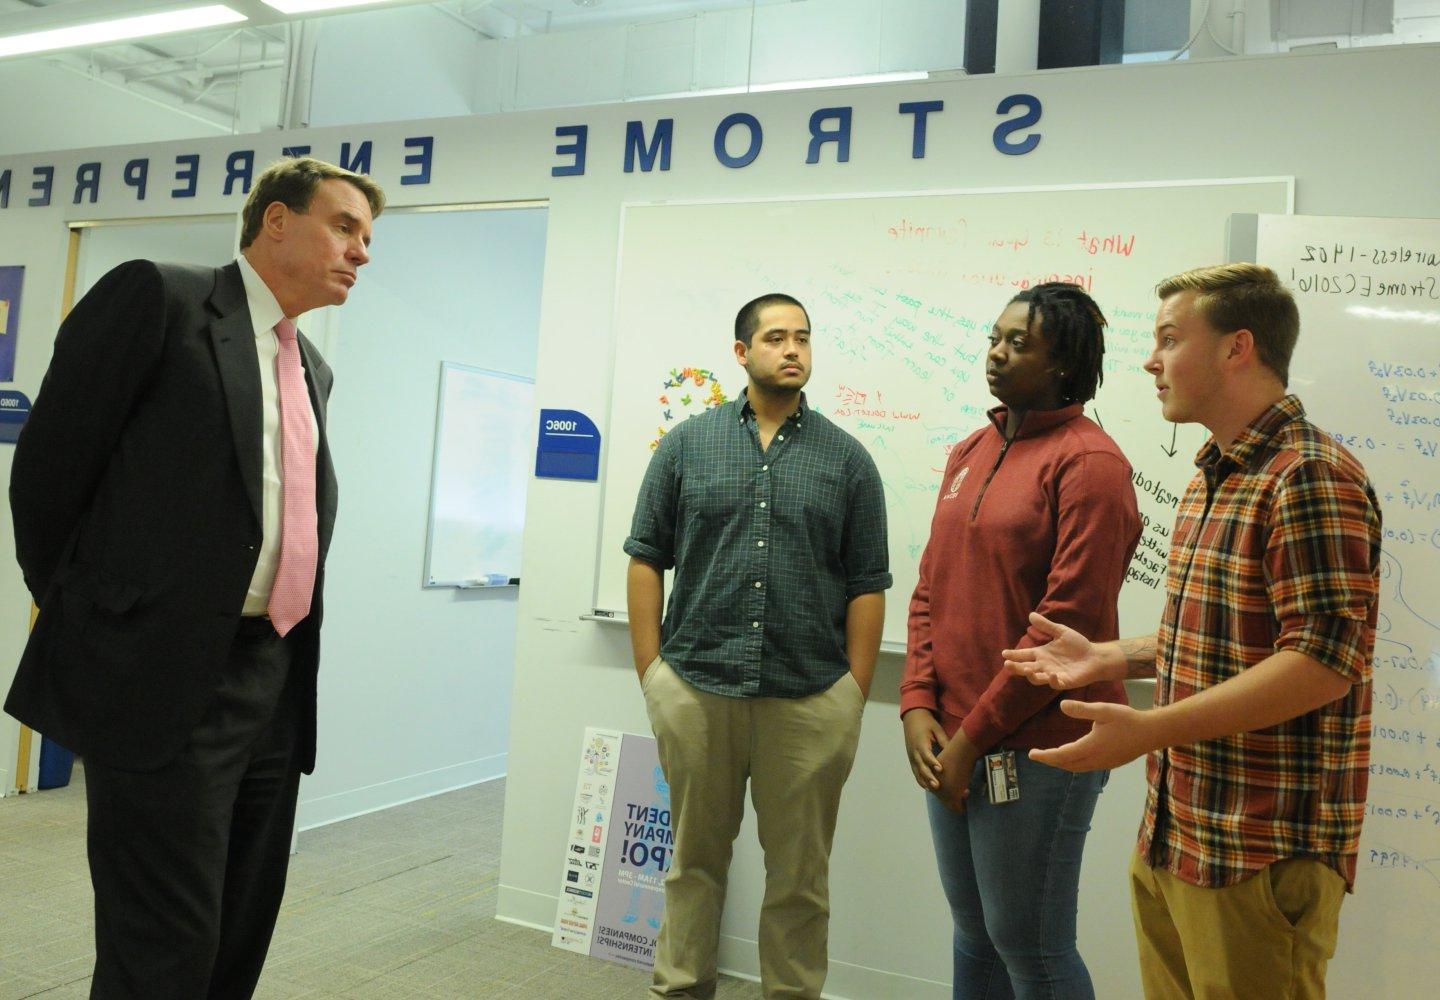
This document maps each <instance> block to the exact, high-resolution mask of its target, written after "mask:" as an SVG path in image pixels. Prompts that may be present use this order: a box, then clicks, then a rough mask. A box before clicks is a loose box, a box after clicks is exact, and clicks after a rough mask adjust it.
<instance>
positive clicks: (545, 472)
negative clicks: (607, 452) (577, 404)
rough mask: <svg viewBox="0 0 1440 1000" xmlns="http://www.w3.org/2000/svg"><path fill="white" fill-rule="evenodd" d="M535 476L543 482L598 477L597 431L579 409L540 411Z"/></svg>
mask: <svg viewBox="0 0 1440 1000" xmlns="http://www.w3.org/2000/svg"><path fill="white" fill-rule="evenodd" d="M535 475H537V476H540V477H541V478H544V479H580V480H585V481H587V482H592V483H593V482H594V481H595V480H597V479H599V478H600V430H599V428H597V427H596V426H595V422H594V421H593V420H591V419H590V418H589V417H587V416H585V414H583V413H581V412H580V411H579V410H541V411H540V441H539V443H538V444H537V445H536V446H535Z"/></svg>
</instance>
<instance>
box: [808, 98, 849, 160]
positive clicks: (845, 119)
mask: <svg viewBox="0 0 1440 1000" xmlns="http://www.w3.org/2000/svg"><path fill="white" fill-rule="evenodd" d="M850 110H851V109H850V108H818V109H816V111H815V113H814V114H813V115H811V116H810V155H809V156H807V157H805V162H806V163H819V162H820V147H821V146H822V145H824V144H825V143H827V142H833V143H835V162H836V163H848V162H849V160H850ZM831 119H833V120H834V121H835V123H836V124H835V128H834V129H833V130H828V131H827V130H823V129H821V128H820V125H821V123H822V122H825V121H829V120H831Z"/></svg>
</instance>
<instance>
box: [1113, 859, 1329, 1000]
mask: <svg viewBox="0 0 1440 1000" xmlns="http://www.w3.org/2000/svg"><path fill="white" fill-rule="evenodd" d="M1130 889H1131V897H1130V901H1131V904H1132V908H1133V912H1134V916H1135V935H1136V937H1137V938H1138V939H1139V942H1140V979H1141V982H1142V983H1143V984H1144V986H1145V996H1146V997H1147V998H1148V1000H1182V998H1183V1000H1320V998H1322V997H1324V996H1325V966H1326V964H1327V963H1328V962H1329V961H1330V956H1332V955H1334V954H1335V938H1336V933H1337V931H1338V929H1339V924H1340V903H1341V901H1342V900H1343V899H1344V898H1345V880H1344V879H1343V878H1341V877H1340V875H1339V873H1337V872H1336V871H1335V870H1334V869H1332V868H1331V867H1330V866H1328V865H1326V864H1323V863H1322V862H1319V861H1312V860H1309V859H1303V858H1292V859H1289V860H1286V861H1276V862H1274V863H1273V864H1270V865H1268V866H1266V867H1265V868H1263V869H1261V870H1260V871H1259V872H1257V873H1256V874H1254V875H1252V876H1251V877H1250V878H1248V879H1246V880H1245V881H1244V882H1241V883H1239V884H1238V885H1232V886H1226V887H1225V888H1222V889H1205V888H1201V887H1199V886H1194V885H1191V884H1190V883H1188V882H1184V881H1181V880H1180V879H1178V878H1176V877H1175V876H1174V875H1171V874H1170V873H1169V872H1167V871H1165V870H1164V869H1161V868H1151V867H1150V865H1149V864H1148V863H1147V862H1146V861H1145V860H1144V859H1142V858H1141V857H1140V856H1139V854H1138V853H1137V854H1136V855H1135V857H1134V858H1133V859H1132V860H1131V863H1130Z"/></svg>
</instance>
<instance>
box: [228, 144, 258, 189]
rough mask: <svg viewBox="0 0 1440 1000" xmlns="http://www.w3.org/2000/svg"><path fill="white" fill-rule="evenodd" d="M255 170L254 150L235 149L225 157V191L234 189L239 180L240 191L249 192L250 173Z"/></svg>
mask: <svg viewBox="0 0 1440 1000" xmlns="http://www.w3.org/2000/svg"><path fill="white" fill-rule="evenodd" d="M254 172H255V150H253V149H237V150H235V152H233V153H231V154H230V155H229V156H227V157H225V193H226V194H229V193H230V192H231V191H233V190H235V182H236V181H239V182H240V193H241V194H249V193H250V175H251V174H252V173H254Z"/></svg>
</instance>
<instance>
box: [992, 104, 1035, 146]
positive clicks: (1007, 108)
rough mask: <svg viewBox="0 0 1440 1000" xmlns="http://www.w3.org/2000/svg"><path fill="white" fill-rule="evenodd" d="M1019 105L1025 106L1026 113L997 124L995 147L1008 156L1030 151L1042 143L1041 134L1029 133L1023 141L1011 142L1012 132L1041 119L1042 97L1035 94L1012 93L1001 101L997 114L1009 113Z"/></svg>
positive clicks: (1027, 126) (996, 110)
mask: <svg viewBox="0 0 1440 1000" xmlns="http://www.w3.org/2000/svg"><path fill="white" fill-rule="evenodd" d="M1018 107H1024V108H1025V109H1026V110H1025V113H1024V114H1023V115H1021V116H1020V117H1019V118H1011V119H1009V120H1007V121H1003V122H1001V123H1000V124H999V125H996V126H995V136H994V138H995V148H996V149H998V150H999V151H1000V152H1002V153H1005V154H1006V155H1008V156H1019V155H1020V154H1021V153H1028V152H1030V151H1031V150H1032V149H1034V148H1035V147H1036V146H1038V145H1040V136H1038V135H1028V136H1026V137H1025V139H1024V140H1023V141H1021V142H1011V141H1010V138H1009V137H1010V134H1011V133H1012V132H1019V131H1020V130H1021V129H1026V128H1029V127H1030V126H1032V125H1034V124H1035V123H1036V122H1038V121H1039V120H1040V98H1038V97H1036V96H1035V95H1033V94H1011V95H1010V96H1009V97H1007V98H1005V100H1003V101H1001V102H1000V106H999V107H997V108H996V109H995V113H996V114H997V115H1008V114H1009V113H1010V112H1011V111H1013V110H1015V109H1016V108H1018Z"/></svg>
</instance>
